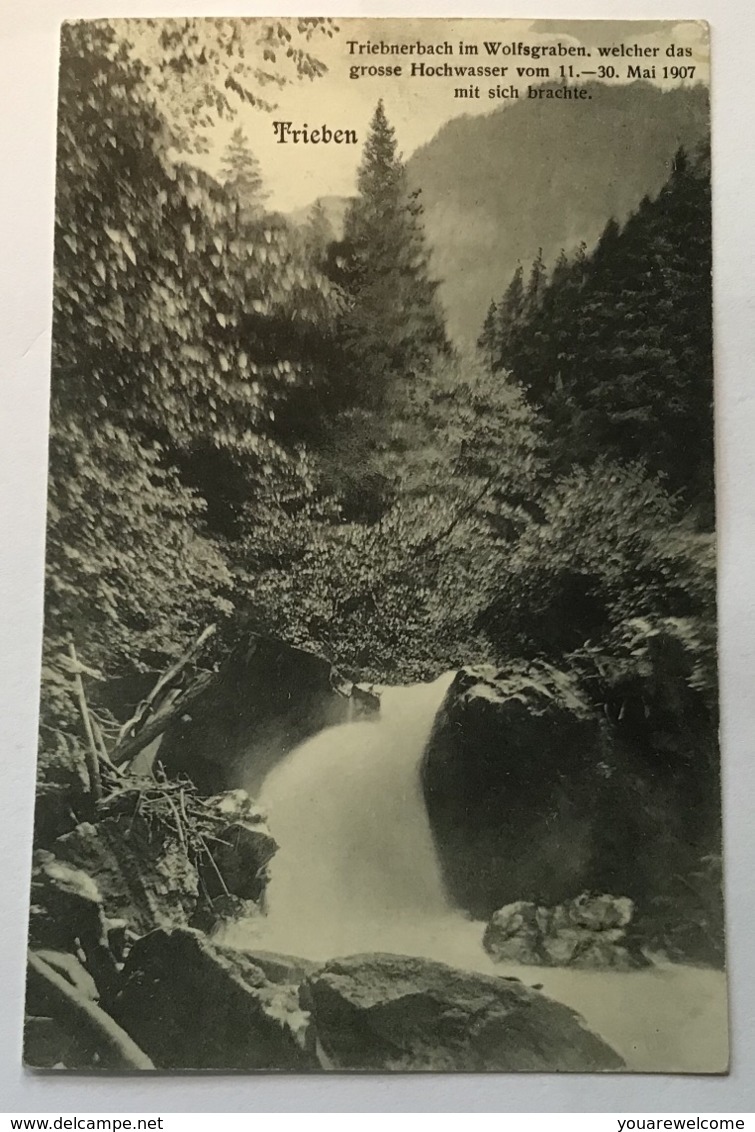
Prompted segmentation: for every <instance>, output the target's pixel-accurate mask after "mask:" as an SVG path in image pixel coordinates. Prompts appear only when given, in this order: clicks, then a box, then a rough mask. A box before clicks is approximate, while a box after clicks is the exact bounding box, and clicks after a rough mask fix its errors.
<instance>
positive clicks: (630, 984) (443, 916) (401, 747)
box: [224, 674, 727, 1071]
mask: <svg viewBox="0 0 755 1132" xmlns="http://www.w3.org/2000/svg"><path fill="white" fill-rule="evenodd" d="M451 679H452V675H450V674H449V675H446V676H444V677H441V679H439V680H437V681H435V682H434V683H433V684H426V685H415V686H413V687H407V688H390V689H386V690H385V691H384V692H383V694H382V699H381V714H380V717H379V719H378V720H376V721H373V722H360V723H345V724H341V725H340V726H337V727H331V728H328V729H327V730H326V731H323V732H321V733H320V734H319V735H316V736H315V737H314V738H313V739H310V740H308V741H307V742H305V743H303V744H302V745H301V746H299V747H297V748H296V750H294V751H292V752H291V753H290V754H289V755H288V756H287V757H286V758H285V759H284V760H283V761H282V762H281V763H279V764H278V765H277V766H276V767H275V768H274V769H273V770H272V771H271V772H270V773H269V775H268V777H267V779H266V780H265V783H264V785H263V789H262V796H261V803H262V806H263V807H264V808H265V809H266V810H267V812H268V815H269V824H270V829H271V831H272V833H273V835H274V836H275V838H276V840H277V841H278V844H279V846H280V848H279V850H278V853H277V854H276V856H275V857H274V858H273V861H272V863H271V879H270V884H269V887H268V916H267V918H266V919H265V920H256V921H252V922H250V923H248V924H239V925H237V926H235V927H234V928H231V929H229V931H228V932H227V934H226V935H225V936H224V941H225V942H227V943H229V944H232V945H235V946H241V947H251V948H255V947H256V948H265V949H269V950H276V951H282V952H286V953H288V954H291V955H301V956H304V957H306V958H311V959H321V960H322V959H330V958H334V957H336V956H343V955H349V954H355V953H358V952H365V951H389V952H395V953H399V954H405V955H421V956H425V957H427V958H431V959H438V960H441V961H443V962H446V963H450V964H452V965H453V966H456V967H463V968H466V969H468V970H477V971H484V972H486V973H496V974H500V975H516V976H517V977H518V978H520V979H521V980H522V981H523V982H525V983H529V984H534V983H539V984H542V986H543V991H544V993H546V994H549V995H550V996H551V997H552V998H555V999H558V1000H559V1001H561V1002H564V1003H566V1004H567V1005H569V1006H572V1007H573V1008H574V1009H576V1010H578V1011H579V1012H580V1014H582V1015H583V1017H584V1018H585V1019H586V1020H587V1022H588V1024H589V1025H590V1026H591V1027H592V1028H593V1029H594V1030H596V1031H597V1032H598V1033H600V1034H601V1035H602V1036H603V1037H604V1038H605V1039H606V1040H607V1041H608V1042H609V1043H610V1044H611V1045H613V1047H614V1048H615V1049H616V1050H617V1051H618V1052H619V1053H621V1054H622V1056H623V1057H624V1058H625V1060H626V1061H627V1064H628V1065H629V1066H630V1067H631V1068H634V1069H639V1070H650V1071H653V1070H655V1071H660V1070H666V1071H680V1070H687V1071H695V1070H702V1069H706V1070H710V1069H712V1068H714V1069H715V1068H717V1069H719V1070H721V1069H723V1067H724V1066H725V1063H726V1057H727V1053H726V1050H727V1012H726V988H725V979H724V976H723V975H722V974H721V973H720V972H718V971H712V970H701V969H696V968H691V967H683V966H671V965H668V964H667V965H665V966H657V967H654V968H651V969H648V970H646V971H638V972H628V973H623V972H612V971H577V970H569V969H563V968H562V969H548V968H542V967H537V968H535V967H521V966H517V965H514V964H511V965H507V966H503V965H500V964H498V965H494V964H493V963H492V962H491V960H490V959H489V958H488V956H487V955H486V953H485V952H484V950H483V948H482V943H481V940H482V932H483V925H482V924H480V923H475V922H474V921H472V920H470V919H469V918H468V917H466V916H465V915H464V914H463V913H461V912H460V911H458V910H457V909H455V908H454V907H453V906H452V905H451V904H450V902H449V900H448V899H447V897H446V894H445V891H444V887H443V882H442V877H441V873H440V868H439V865H438V860H437V857H436V854H435V849H434V846H433V841H432V835H431V832H430V826H429V822H428V818H427V813H426V809H425V805H424V800H423V798H422V790H421V785H420V762H421V757H422V752H423V750H424V747H425V744H426V742H427V739H428V737H429V734H430V729H431V727H432V724H433V720H434V717H435V714H436V712H437V710H438V707H439V706H440V703H441V701H442V699H443V696H444V694H445V692H446V690H447V688H448V685H449V684H450V682H451ZM533 851H536V850H534V849H533Z"/></svg>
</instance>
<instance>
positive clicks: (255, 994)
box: [110, 928, 316, 1070]
mask: <svg viewBox="0 0 755 1132" xmlns="http://www.w3.org/2000/svg"><path fill="white" fill-rule="evenodd" d="M110 1012H111V1014H112V1015H113V1017H114V1018H115V1020H116V1021H117V1022H118V1024H119V1025H120V1026H122V1027H123V1029H124V1030H125V1031H126V1032H127V1033H128V1034H130V1036H131V1037H132V1038H133V1039H134V1041H135V1042H136V1043H137V1044H138V1045H139V1046H140V1047H141V1049H143V1050H144V1051H145V1052H146V1053H147V1054H148V1055H149V1057H150V1058H152V1060H153V1061H154V1063H155V1065H156V1066H157V1067H158V1068H160V1069H224V1070H230V1069H244V1070H248V1069H289V1070H302V1069H308V1068H315V1067H316V1060H315V1057H314V1054H313V1053H312V1052H310V1051H309V1049H308V1048H307V1042H306V1031H307V1024H308V1018H307V1015H306V1014H305V1013H304V1012H303V1011H302V1009H301V1007H300V1005H299V1001H298V988H297V986H296V985H294V984H289V983H286V982H280V981H273V980H272V979H269V978H268V977H267V975H266V974H265V972H264V971H263V969H262V967H261V966H260V965H258V964H257V963H255V961H254V958H253V957H251V956H247V955H246V954H245V953H244V952H240V951H234V950H231V949H230V948H225V947H221V946H218V945H216V944H213V943H211V942H210V941H209V940H208V939H207V937H206V936H204V935H202V933H201V932H198V931H194V930H191V929H181V928H176V929H174V930H172V931H163V930H159V931H155V932H151V933H150V934H149V935H147V936H144V937H143V938H142V939H140V940H138V941H137V942H136V943H135V944H134V946H133V947H132V949H131V951H130V953H129V956H128V959H127V961H126V965H125V967H124V970H123V976H122V985H121V990H120V992H119V994H118V995H117V996H116V998H115V1000H114V1001H113V1002H112V1003H111V1004H110Z"/></svg>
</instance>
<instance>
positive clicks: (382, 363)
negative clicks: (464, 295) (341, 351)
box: [338, 100, 448, 408]
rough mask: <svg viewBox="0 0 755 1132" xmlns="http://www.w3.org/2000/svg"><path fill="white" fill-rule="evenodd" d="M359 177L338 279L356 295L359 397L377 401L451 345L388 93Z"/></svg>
mask: <svg viewBox="0 0 755 1132" xmlns="http://www.w3.org/2000/svg"><path fill="white" fill-rule="evenodd" d="M357 184H358V189H359V195H358V196H357V197H356V198H355V199H354V200H353V202H352V203H351V205H350V207H349V209H348V211H347V213H346V219H345V228H344V240H343V244H342V247H341V249H340V255H339V260H338V262H339V263H340V264H341V265H342V271H341V276H340V280H339V281H340V282H342V283H343V284H344V285H345V286H346V289H347V290H348V292H349V293H350V297H351V305H350V310H349V312H348V314H347V315H346V316H345V318H344V320H343V327H342V330H343V340H344V344H345V347H346V355H347V359H348V368H349V370H350V372H351V375H352V378H353V379H354V380H355V381H357V382H358V383H359V390H358V401H359V402H360V403H362V404H366V405H368V406H370V407H373V408H374V407H378V406H379V405H381V404H382V403H383V402H384V400H385V398H386V395H387V394H388V391H389V390H390V388H391V386H392V384H393V382H394V381H395V380H397V379H398V380H401V381H403V380H409V379H410V378H411V375H412V374H413V373H417V372H419V371H421V370H423V369H426V368H427V367H428V366H429V365H430V364H431V363H432V360H433V358H434V357H435V356H437V355H438V353H441V352H446V351H447V350H448V341H447V338H446V332H445V324H444V319H443V313H442V310H441V307H440V304H439V302H438V299H437V295H436V291H437V286H438V284H437V283H436V282H434V281H433V280H432V279H431V278H430V273H429V252H428V248H427V245H426V241H425V234H424V228H423V223H422V205H421V202H420V197H419V193H418V192H416V191H415V192H412V191H411V190H410V188H409V184H408V180H407V175H406V169H405V166H404V163H403V161H402V159H401V156H400V154H399V153H398V149H397V144H396V135H395V131H394V129H393V127H392V126H391V125H390V123H389V122H388V119H387V117H386V114H385V109H384V107H383V103H382V100H381V101H380V102H378V104H377V108H376V110H375V113H374V115H373V118H372V122H371V124H370V132H369V135H368V138H367V141H366V143H365V147H364V154H363V156H362V163H361V165H360V167H359V173H358V180H357ZM354 392H357V390H354Z"/></svg>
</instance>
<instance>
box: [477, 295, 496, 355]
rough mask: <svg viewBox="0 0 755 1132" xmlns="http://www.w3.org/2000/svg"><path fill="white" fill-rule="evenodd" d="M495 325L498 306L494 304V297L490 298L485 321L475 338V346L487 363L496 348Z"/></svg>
mask: <svg viewBox="0 0 755 1132" xmlns="http://www.w3.org/2000/svg"><path fill="white" fill-rule="evenodd" d="M497 327H498V307H497V306H496V302H495V299H491V300H490V306H489V307H488V313H487V314H486V315H485V321H484V322H483V324H482V330H481V331H480V336H479V338H478V339H477V348H478V350H480V352H481V353H482V356H483V358H484V359H485V361H486V362H488V364H490V363H491V362H492V361H493V358H494V356H495V349H496V340H497Z"/></svg>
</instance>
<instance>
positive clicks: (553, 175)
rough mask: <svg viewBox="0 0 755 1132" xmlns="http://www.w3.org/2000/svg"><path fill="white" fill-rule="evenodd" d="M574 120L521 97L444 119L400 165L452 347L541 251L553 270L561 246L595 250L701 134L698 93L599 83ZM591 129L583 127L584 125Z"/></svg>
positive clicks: (699, 89)
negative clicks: (423, 227) (412, 190)
mask: <svg viewBox="0 0 755 1132" xmlns="http://www.w3.org/2000/svg"><path fill="white" fill-rule="evenodd" d="M593 93H594V96H595V97H594V99H593V100H591V101H586V102H585V103H584V104H579V105H578V106H577V107H576V108H575V109H574V111H573V113H571V114H566V115H562V114H550V113H549V112H548V110H547V108H546V105H545V104H544V103H543V102H540V101H535V102H531V101H529V100H521V101H519V102H516V103H513V104H511V105H509V106H505V107H501V108H500V109H498V110H495V111H493V113H491V114H486V115H484V116H479V117H477V116H475V117H471V116H461V117H458V118H454V119H453V120H452V121H450V122H448V123H447V124H446V125H445V126H444V127H443V128H442V129H441V130H440V131H439V132H438V133H437V135H436V136H435V137H434V138H433V139H432V141H430V142H429V143H428V144H427V145H425V146H423V147H422V148H421V149H419V150H418V151H417V152H416V153H414V154H412V157H411V159H410V160H409V162H408V173H409V179H410V181H411V183H412V185H414V186H421V188H422V191H423V199H424V202H425V208H426V223H427V232H428V237H429V239H430V242H431V244H432V246H433V249H434V255H433V261H432V263H433V271H434V272H436V274H437V276H438V278H440V279H441V280H443V283H442V286H441V292H440V294H441V298H442V301H443V303H444V306H445V308H446V310H447V312H448V318H449V332H450V334H451V336H452V337H453V338H454V340H461V341H466V342H471V341H474V339H475V337H476V334H477V328H478V326H479V313H478V312H479V309H480V308H481V307H482V308H484V306H485V304H486V303H487V302H488V300H489V298H490V296H491V295H496V294H499V293H500V292H501V291H502V290H503V288H504V287H505V285H506V281H507V280H508V279H510V278H511V275H512V273H513V272H514V270H515V269H516V265H517V262H519V261H521V262H522V263H530V262H531V261H532V260H533V259H534V258H535V256H536V254H537V250H538V248H541V249H542V254H543V258H544V260H545V263H546V266H547V267H548V268H551V267H552V266H553V265H554V263H555V261H556V259H557V257H558V255H559V252H560V251H561V249H562V248H566V249H567V251H569V252H573V251H575V250H576V248H577V247H578V245H579V244H580V243H581V242H582V241H585V243H586V244H587V246H588V247H590V248H591V247H592V246H593V245H594V244H595V242H596V241H597V239H598V237H599V235H600V233H601V232H602V230H603V228H604V226H605V224H606V221H607V220H608V219H609V218H610V217H613V218H614V219H615V220H616V221H617V222H618V223H623V222H624V221H625V220H626V219H627V217H628V216H629V214H630V213H631V212H632V211H633V210H634V209H635V208H636V206H637V204H638V203H639V201H640V200H641V199H642V198H643V196H645V195H646V194H649V195H651V196H655V194H656V193H657V192H658V191H659V190H660V188H661V187H662V185H663V184H664V182H665V181H666V179H667V176H668V169H669V162H670V160H671V158H672V156H673V154H674V153H675V152H676V150H677V149H678V148H679V147H680V146H683V147H684V148H685V149H687V150H689V151H692V150H694V149H695V148H696V147H697V146H698V145H699V144H700V143H701V142H702V141H703V140H704V139H705V138H706V137H707V132H708V93H707V90H706V89H705V88H704V87H703V86H700V85H698V86H692V87H677V88H675V89H673V90H670V91H665V92H664V91H661V90H659V89H658V88H657V87H655V86H652V85H651V84H650V83H644V82H635V83H632V84H630V85H628V86H598V85H596V86H595V88H594V91H593ZM587 120H589V128H586V125H585V123H586V121H587Z"/></svg>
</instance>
